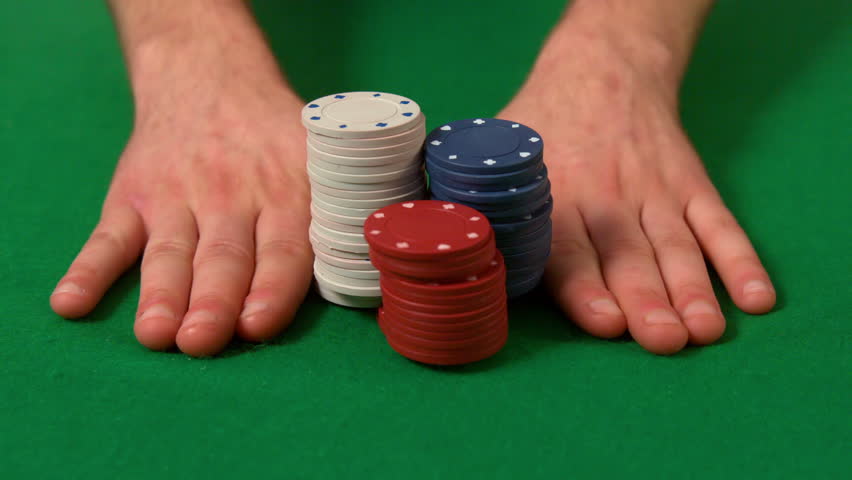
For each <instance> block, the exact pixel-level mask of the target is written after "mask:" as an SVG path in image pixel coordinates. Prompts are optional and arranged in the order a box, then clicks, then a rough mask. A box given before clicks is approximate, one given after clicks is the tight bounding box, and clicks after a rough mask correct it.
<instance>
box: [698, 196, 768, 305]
mask: <svg viewBox="0 0 852 480" xmlns="http://www.w3.org/2000/svg"><path fill="white" fill-rule="evenodd" d="M686 220H687V222H688V223H689V227H690V228H691V229H692V231H693V232H694V233H695V236H696V238H697V239H698V242H699V244H700V245H701V248H702V250H703V251H704V254H705V255H707V257H708V258H709V259H710V262H711V263H712V264H713V266H714V267H715V268H716V271H717V272H719V276H720V277H721V278H722V282H723V283H724V284H725V288H727V290H728V293H730V295H731V298H733V299H734V303H736V304H737V306H738V307H740V308H741V309H742V310H743V311H745V312H748V313H766V312H768V311H770V310H771V309H772V307H773V306H774V305H775V288H774V287H773V286H772V282H771V281H770V280H769V274H768V273H766V269H764V268H763V265H762V264H761V263H760V259H759V258H758V256H757V253H756V252H755V251H754V247H752V245H751V242H750V241H749V239H748V237H747V236H746V234H745V232H744V231H743V229H742V228H741V227H740V226H739V224H738V223H737V220H736V219H735V218H734V216H733V215H732V214H731V212H730V211H729V210H728V209H727V208H726V207H725V205H724V203H722V199H721V198H719V196H718V195H717V194H706V195H700V196H697V197H695V198H694V199H692V200H691V201H690V202H689V203H688V204H687V208H686Z"/></svg>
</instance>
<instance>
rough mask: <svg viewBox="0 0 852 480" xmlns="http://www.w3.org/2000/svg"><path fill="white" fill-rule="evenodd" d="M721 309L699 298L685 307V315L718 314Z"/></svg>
mask: <svg viewBox="0 0 852 480" xmlns="http://www.w3.org/2000/svg"><path fill="white" fill-rule="evenodd" d="M718 314H719V309H718V308H716V307H714V306H713V305H712V304H711V303H710V302H708V301H706V300H697V301H695V302H692V303H690V304H689V305H687V306H686V308H684V309H683V316H684V317H692V316H697V315H718Z"/></svg>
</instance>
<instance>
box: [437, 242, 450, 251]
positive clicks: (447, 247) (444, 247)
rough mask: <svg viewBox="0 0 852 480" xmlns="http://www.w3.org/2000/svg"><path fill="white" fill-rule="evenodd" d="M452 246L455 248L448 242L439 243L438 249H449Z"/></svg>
mask: <svg viewBox="0 0 852 480" xmlns="http://www.w3.org/2000/svg"><path fill="white" fill-rule="evenodd" d="M451 248H453V247H451V246H449V245H447V244H446V243H439V244H438V250H449V249H451Z"/></svg>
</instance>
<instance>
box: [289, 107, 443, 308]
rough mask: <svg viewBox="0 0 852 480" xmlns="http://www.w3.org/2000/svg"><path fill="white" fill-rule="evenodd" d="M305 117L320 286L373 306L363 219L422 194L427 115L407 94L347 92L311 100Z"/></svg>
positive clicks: (342, 300) (375, 291) (329, 295)
mask: <svg viewBox="0 0 852 480" xmlns="http://www.w3.org/2000/svg"><path fill="white" fill-rule="evenodd" d="M302 124H304V126H305V127H306V128H307V129H308V137H307V144H308V145H307V147H308V176H309V178H310V181H311V218H312V220H311V228H310V239H311V245H313V249H314V254H315V257H316V258H315V260H314V277H315V279H316V285H317V290H318V291H319V293H320V295H321V296H322V297H323V298H325V299H326V300H328V301H330V302H333V303H336V304H338V305H343V306H347V307H358V308H375V307H378V306H379V305H381V303H382V299H381V288H380V287H379V272H378V270H376V269H375V268H374V267H373V265H372V264H371V263H370V258H369V250H370V249H369V246H368V245H367V242H366V240H364V234H363V226H364V220H365V219H366V218H367V217H368V216H369V215H370V214H371V213H373V212H374V211H376V210H378V209H380V208H382V207H385V206H387V205H391V204H394V203H398V202H403V201H407V200H420V199H424V198H426V196H427V193H426V178H425V175H424V170H423V155H422V147H423V140H424V138H425V137H426V119H425V117H424V115H423V114H422V113H421V112H420V106H419V105H417V103H415V102H414V101H412V100H411V99H408V98H405V97H401V96H399V95H393V94H390V93H382V92H349V93H339V94H336V95H329V96H326V97H322V98H319V99H317V100H314V101H313V102H310V103H308V104H307V105H306V106H305V107H304V108H303V109H302Z"/></svg>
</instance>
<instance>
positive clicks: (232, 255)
mask: <svg viewBox="0 0 852 480" xmlns="http://www.w3.org/2000/svg"><path fill="white" fill-rule="evenodd" d="M222 259H230V260H237V261H239V262H249V263H251V262H253V261H254V255H253V253H252V252H251V251H250V250H249V249H248V248H246V247H245V246H244V245H242V244H241V243H239V242H236V241H234V240H229V239H224V238H221V239H216V240H212V241H210V242H208V243H206V244H205V245H204V246H203V247H202V248H200V249H199V251H198V255H196V258H195V266H196V267H198V266H200V265H203V264H205V263H207V262H211V261H216V260H222Z"/></svg>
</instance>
